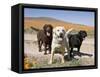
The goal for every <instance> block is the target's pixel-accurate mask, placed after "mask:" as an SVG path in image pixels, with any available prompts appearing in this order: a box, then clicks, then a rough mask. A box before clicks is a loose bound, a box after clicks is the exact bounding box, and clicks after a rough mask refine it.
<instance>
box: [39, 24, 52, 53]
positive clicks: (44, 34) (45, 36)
mask: <svg viewBox="0 0 100 77" xmlns="http://www.w3.org/2000/svg"><path fill="white" fill-rule="evenodd" d="M52 30H53V27H52V25H51V24H45V25H44V27H43V30H40V31H39V32H38V33H37V40H38V48H39V52H41V51H42V50H41V46H42V45H44V51H45V53H44V54H45V55H46V54H47V50H49V53H51V43H52ZM47 47H48V49H47Z"/></svg>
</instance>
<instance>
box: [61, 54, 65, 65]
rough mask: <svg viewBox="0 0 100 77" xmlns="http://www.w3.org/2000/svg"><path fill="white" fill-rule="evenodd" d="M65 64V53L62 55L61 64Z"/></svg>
mask: <svg viewBox="0 0 100 77" xmlns="http://www.w3.org/2000/svg"><path fill="white" fill-rule="evenodd" d="M64 62H65V60H64V53H62V56H61V63H62V64H63V63H64Z"/></svg>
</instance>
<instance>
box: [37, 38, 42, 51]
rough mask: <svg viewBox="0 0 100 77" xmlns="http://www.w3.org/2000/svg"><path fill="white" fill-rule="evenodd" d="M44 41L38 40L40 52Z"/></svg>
mask: <svg viewBox="0 0 100 77" xmlns="http://www.w3.org/2000/svg"><path fill="white" fill-rule="evenodd" d="M42 44H43V42H42V41H41V40H38V48H39V52H41V46H42Z"/></svg>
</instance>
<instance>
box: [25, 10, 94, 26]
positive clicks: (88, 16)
mask: <svg viewBox="0 0 100 77" xmlns="http://www.w3.org/2000/svg"><path fill="white" fill-rule="evenodd" d="M24 17H51V18H55V19H58V20H62V21H66V22H71V23H76V24H83V25H88V26H94V19H95V18H94V12H88V11H70V10H54V9H37V8H36V9H33V8H25V9H24Z"/></svg>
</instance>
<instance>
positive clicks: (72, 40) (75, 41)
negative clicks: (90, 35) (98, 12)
mask: <svg viewBox="0 0 100 77" xmlns="http://www.w3.org/2000/svg"><path fill="white" fill-rule="evenodd" d="M85 37H87V32H86V31H83V30H80V31H79V32H78V34H69V35H68V39H69V47H70V54H69V55H70V57H72V53H73V48H77V51H78V52H80V47H81V45H82V41H83V40H84V39H85Z"/></svg>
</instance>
